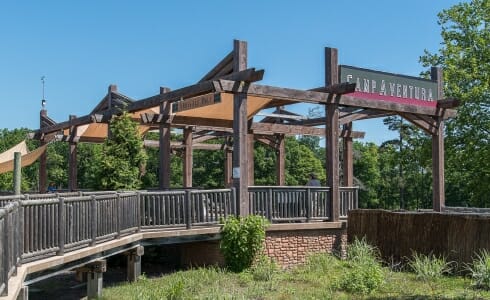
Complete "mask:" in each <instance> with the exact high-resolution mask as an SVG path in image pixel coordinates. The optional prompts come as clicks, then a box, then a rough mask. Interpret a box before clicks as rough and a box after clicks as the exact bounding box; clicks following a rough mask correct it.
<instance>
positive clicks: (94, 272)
mask: <svg viewBox="0 0 490 300" xmlns="http://www.w3.org/2000/svg"><path fill="white" fill-rule="evenodd" d="M87 268H88V270H87V273H88V274H87V299H100V297H102V286H103V274H104V272H105V271H107V263H106V261H105V260H99V261H95V262H93V263H90V264H88V265H87Z"/></svg>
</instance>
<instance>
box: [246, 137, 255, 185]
mask: <svg viewBox="0 0 490 300" xmlns="http://www.w3.org/2000/svg"><path fill="white" fill-rule="evenodd" d="M254 145H255V141H254V134H253V133H248V134H247V146H248V147H247V160H248V185H249V186H252V185H254V181H255V176H254V175H255V174H254V172H255V159H254V158H255V155H254Z"/></svg>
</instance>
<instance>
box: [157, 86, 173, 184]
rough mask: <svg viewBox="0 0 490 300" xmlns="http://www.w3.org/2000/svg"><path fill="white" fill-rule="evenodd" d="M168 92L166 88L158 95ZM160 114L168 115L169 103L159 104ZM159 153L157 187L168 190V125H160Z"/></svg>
mask: <svg viewBox="0 0 490 300" xmlns="http://www.w3.org/2000/svg"><path fill="white" fill-rule="evenodd" d="M168 91H169V89H167V88H163V87H161V88H160V94H165V93H167V92H168ZM160 114H163V115H164V116H165V117H167V116H169V115H170V103H168V102H166V101H164V102H161V103H160ZM159 133H160V139H159V142H160V153H159V164H160V170H159V174H158V175H159V177H158V178H159V187H160V189H162V190H165V189H169V188H170V124H160V128H159Z"/></svg>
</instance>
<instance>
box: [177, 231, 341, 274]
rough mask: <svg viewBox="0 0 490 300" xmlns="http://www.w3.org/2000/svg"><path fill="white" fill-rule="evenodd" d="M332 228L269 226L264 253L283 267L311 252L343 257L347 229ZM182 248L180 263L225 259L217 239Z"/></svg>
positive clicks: (299, 261) (221, 262)
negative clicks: (334, 254)
mask: <svg viewBox="0 0 490 300" xmlns="http://www.w3.org/2000/svg"><path fill="white" fill-rule="evenodd" d="M323 224H325V223H323ZM294 227H297V228H294ZM308 227H310V228H308ZM335 227H337V228H314V226H301V224H299V225H296V226H295V225H294V224H291V225H287V226H281V225H275V226H271V228H270V229H269V230H267V232H266V240H265V245H264V254H266V255H268V256H269V257H271V258H272V259H273V260H274V261H275V262H276V263H277V264H278V265H280V266H281V267H283V268H289V267H292V266H295V265H299V264H303V263H304V262H305V261H306V258H307V256H308V255H309V254H312V253H332V252H334V253H337V254H340V255H341V256H344V255H345V251H346V244H347V229H346V228H345V226H344V225H342V224H340V225H338V226H335ZM181 249H182V251H181V254H182V256H181V262H182V263H183V265H186V266H204V265H219V266H223V265H224V258H223V255H222V254H221V252H220V250H219V241H208V242H194V243H187V244H182V245H181Z"/></svg>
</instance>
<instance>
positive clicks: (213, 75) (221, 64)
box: [199, 52, 233, 82]
mask: <svg viewBox="0 0 490 300" xmlns="http://www.w3.org/2000/svg"><path fill="white" fill-rule="evenodd" d="M232 62H233V52H230V53H228V54H227V55H226V56H225V57H224V58H223V59H222V60H221V61H220V62H219V63H218V64H217V65H216V66H214V68H212V69H211V71H209V72H208V73H207V74H206V75H204V76H203V78H201V80H199V82H203V81H208V80H212V79H214V78H216V76H217V75H218V74H220V72H221V71H222V70H223V68H225V67H226V66H227V65H231V64H232Z"/></svg>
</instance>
